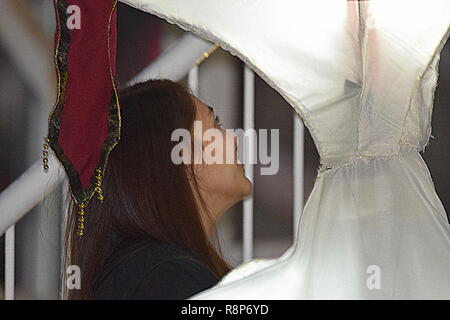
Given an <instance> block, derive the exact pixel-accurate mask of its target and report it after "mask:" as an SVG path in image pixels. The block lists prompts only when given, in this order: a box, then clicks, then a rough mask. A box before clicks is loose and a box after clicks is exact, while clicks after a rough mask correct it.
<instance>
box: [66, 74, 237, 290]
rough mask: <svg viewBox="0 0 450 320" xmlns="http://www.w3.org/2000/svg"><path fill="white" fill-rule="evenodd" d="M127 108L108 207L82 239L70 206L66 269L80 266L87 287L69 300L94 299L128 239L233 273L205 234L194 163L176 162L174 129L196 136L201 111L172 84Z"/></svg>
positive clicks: (107, 185)
mask: <svg viewBox="0 0 450 320" xmlns="http://www.w3.org/2000/svg"><path fill="white" fill-rule="evenodd" d="M120 105H121V119H122V127H121V138H120V142H119V144H118V145H116V146H115V147H114V149H113V150H112V151H111V153H110V155H109V159H108V165H107V168H106V171H105V173H104V177H103V194H104V201H103V203H100V202H99V201H98V200H97V199H96V198H93V199H92V200H91V201H90V203H89V204H88V206H87V207H86V209H85V211H86V214H85V226H86V227H85V230H84V235H83V237H82V238H78V236H77V234H76V223H77V206H76V205H74V203H73V201H72V200H71V201H70V205H69V210H68V216H67V223H66V235H67V238H66V243H65V246H64V249H65V252H64V256H63V259H64V263H63V265H64V266H65V267H67V266H69V265H77V266H79V267H80V272H81V280H82V283H81V289H80V290H75V289H73V290H69V292H65V294H64V296H65V297H67V298H69V299H89V298H92V293H93V290H94V289H95V287H96V286H97V285H98V282H99V279H100V278H101V274H102V271H103V270H104V269H105V268H106V267H107V266H106V264H105V263H106V261H107V258H108V256H109V255H110V254H111V253H112V252H114V251H115V250H116V249H117V247H118V246H119V245H120V244H121V243H122V241H128V240H141V239H145V238H153V239H157V240H161V241H164V242H169V243H171V244H173V245H176V246H177V247H179V248H182V249H184V250H186V251H188V252H189V253H191V254H192V255H193V256H195V257H196V258H197V259H198V260H199V261H200V262H201V263H203V264H204V265H205V266H206V267H207V268H209V269H210V270H211V272H212V273H213V274H215V275H216V276H217V278H218V279H219V278H221V277H223V276H224V275H225V274H226V273H227V272H228V271H229V270H230V268H229V266H228V265H227V263H226V262H225V261H224V260H223V259H222V258H221V256H220V254H219V253H218V251H217V250H216V248H215V247H214V246H213V245H212V244H211V242H210V240H209V239H208V236H207V233H206V231H205V229H204V224H203V223H202V218H201V216H200V210H203V212H206V213H207V212H208V209H207V207H206V205H205V202H204V200H202V197H201V195H200V193H199V191H198V190H199V189H198V184H197V181H196V179H195V175H194V174H193V173H194V171H193V165H184V164H181V165H176V164H174V163H173V162H172V160H171V150H172V148H173V147H174V145H175V144H176V143H178V142H175V141H171V138H170V137H171V134H172V132H173V130H175V129H177V128H184V129H187V130H189V131H190V132H192V131H193V125H194V120H195V115H196V111H195V104H194V101H193V98H192V96H191V95H190V93H189V91H188V90H187V89H186V87H184V86H183V85H181V84H179V83H175V82H173V81H170V80H149V81H146V82H143V83H138V84H135V85H133V86H131V87H129V88H126V89H125V90H123V91H122V92H121V94H120ZM189 175H190V176H191V177H193V178H194V179H193V181H194V184H192V179H191V180H189ZM190 181H191V182H190ZM195 199H198V200H197V201H196V200H195ZM199 200H200V201H199ZM64 274H65V273H64ZM63 282H64V285H65V281H63ZM64 291H66V289H65V288H64Z"/></svg>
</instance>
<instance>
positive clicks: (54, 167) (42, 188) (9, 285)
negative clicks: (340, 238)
mask: <svg viewBox="0 0 450 320" xmlns="http://www.w3.org/2000/svg"><path fill="white" fill-rule="evenodd" d="M215 48H217V45H214V46H211V43H209V42H207V41H205V40H202V39H199V38H197V37H195V36H194V35H192V34H190V33H186V34H185V35H183V36H182V37H181V39H180V40H179V41H177V43H176V44H175V45H173V46H171V47H170V48H169V49H168V50H166V51H165V52H164V53H163V54H162V55H161V56H160V57H159V58H158V59H157V60H156V61H155V62H154V63H152V64H151V65H150V66H149V67H147V68H145V69H144V70H143V71H142V72H141V73H139V74H138V76H137V77H136V78H135V79H133V81H131V82H130V84H131V83H134V82H139V81H144V80H147V79H150V78H165V79H171V80H174V81H179V80H181V79H182V78H183V77H184V76H186V74H188V85H189V87H190V88H191V90H192V92H193V93H194V94H196V95H197V94H198V74H199V69H198V64H199V63H201V62H202V61H203V59H204V58H206V57H207V56H208V55H209V53H210V52H211V51H212V50H214V49H215ZM169 58H170V59H169ZM173 59H175V61H177V65H176V66H174V65H173V64H172V63H171V61H174V60H173ZM254 104H255V87H254V73H253V71H252V70H251V69H250V68H249V67H248V66H245V67H244V130H247V129H254V127H255V120H254V113H255V108H254V107H255V106H254ZM247 143H248V144H247V146H248V150H250V152H249V154H248V158H247V157H246V160H248V161H246V162H245V172H246V175H247V177H248V178H249V180H250V181H252V183H253V181H254V176H253V163H254V162H253V160H254V158H253V157H254V156H255V154H254V152H252V151H253V150H255V140H254V136H253V135H249V140H248V141H247ZM49 167H50V169H49V171H48V172H47V173H45V172H44V171H43V170H42V164H41V161H37V162H36V163H35V164H33V165H32V166H31V167H30V168H29V169H28V170H27V171H26V172H25V173H23V174H22V175H21V176H20V177H19V178H18V179H17V180H16V181H14V182H13V183H12V184H11V185H10V186H8V188H7V189H5V190H4V191H3V192H2V193H1V194H0V208H2V214H1V215H0V235H2V234H4V233H5V231H6V230H7V231H6V238H5V240H6V241H5V299H14V289H15V286H14V277H15V273H14V269H15V263H14V252H15V241H14V237H15V233H14V225H15V223H16V222H17V221H18V220H19V219H21V218H22V217H23V216H24V215H25V214H26V213H27V212H28V211H30V210H31V209H32V208H33V207H34V206H35V205H36V204H38V203H39V202H40V201H41V200H42V199H43V198H44V196H45V195H46V194H49V193H50V192H51V191H52V190H53V189H54V188H55V186H56V185H57V184H58V183H59V182H61V181H63V177H64V175H65V173H64V170H63V169H62V167H61V166H60V164H59V162H58V161H57V159H56V158H55V157H54V156H53V155H52V153H50V156H49ZM24 195H26V196H24ZM302 207H303V125H302V123H301V120H300V118H299V117H298V116H297V114H295V113H294V214H293V217H294V218H293V221H294V239H295V235H296V233H297V224H298V221H299V219H300V212H301V211H302ZM242 251H243V261H247V260H249V259H252V258H253V252H254V235H253V197H252V196H250V197H248V198H246V199H245V200H244V203H243V243H242Z"/></svg>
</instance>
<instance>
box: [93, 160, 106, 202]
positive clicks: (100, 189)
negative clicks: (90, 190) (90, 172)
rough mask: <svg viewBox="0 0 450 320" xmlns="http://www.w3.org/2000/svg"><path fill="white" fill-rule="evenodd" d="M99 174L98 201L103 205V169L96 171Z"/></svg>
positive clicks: (96, 178) (96, 190) (97, 180)
mask: <svg viewBox="0 0 450 320" xmlns="http://www.w3.org/2000/svg"><path fill="white" fill-rule="evenodd" d="M95 172H97V175H96V176H95V180H96V181H95V189H94V190H95V192H96V193H97V199H98V200H100V202H102V203H103V199H104V197H103V190H102V179H103V176H102V169H101V168H98V169H96V170H95Z"/></svg>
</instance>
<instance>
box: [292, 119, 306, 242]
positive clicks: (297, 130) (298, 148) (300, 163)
mask: <svg viewBox="0 0 450 320" xmlns="http://www.w3.org/2000/svg"><path fill="white" fill-rule="evenodd" d="M293 119H294V146H293V147H294V159H293V165H294V168H293V171H294V177H293V179H294V191H293V193H294V208H293V209H294V212H293V224H294V230H293V238H294V242H295V241H296V240H297V237H298V223H299V221H300V217H301V214H302V211H303V180H304V141H305V139H304V132H305V127H304V125H303V122H302V120H301V118H300V116H299V115H298V114H297V113H296V112H295V111H294V113H293Z"/></svg>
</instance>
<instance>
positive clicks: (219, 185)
mask: <svg viewBox="0 0 450 320" xmlns="http://www.w3.org/2000/svg"><path fill="white" fill-rule="evenodd" d="M193 99H194V101H195V105H196V121H201V125H202V135H203V139H202V141H198V140H199V138H200V137H195V136H194V140H196V141H195V142H196V143H201V145H202V150H203V154H204V158H205V157H208V155H209V154H211V150H213V149H216V150H217V151H218V155H219V156H217V157H216V159H217V160H219V161H217V162H219V163H209V164H208V163H205V159H204V158H203V159H202V164H196V165H195V174H196V177H197V179H198V183H199V186H200V189H201V190H200V191H201V192H202V196H203V197H204V198H205V200H206V201H207V203H208V205H210V206H212V208H211V209H212V211H213V213H214V215H215V218H218V217H219V216H220V215H221V214H222V213H223V212H224V211H225V210H227V209H228V208H230V207H231V206H232V205H234V204H235V203H236V202H238V201H239V200H242V199H243V198H245V197H246V196H248V195H249V194H250V193H251V191H252V183H251V182H250V181H249V180H248V179H247V177H246V176H245V172H244V166H243V164H240V163H238V160H237V143H238V140H237V136H236V135H235V134H234V133H233V132H232V131H230V130H228V131H226V130H225V129H224V128H223V127H222V126H221V125H220V123H219V121H218V118H217V117H216V115H215V114H214V112H213V110H212V108H211V107H209V106H208V105H207V104H205V103H204V102H202V101H201V100H199V99H198V98H196V97H193ZM208 129H215V132H216V133H220V136H219V141H217V142H216V143H214V145H211V144H212V143H213V142H214V139H215V138H213V139H211V140H209V139H208V138H207V136H204V134H205V132H206V131H207V130H208ZM210 132H211V131H210ZM207 140H209V141H207ZM227 144H228V146H227ZM208 146H209V147H208ZM219 148H220V149H221V150H218V149H219ZM230 153H232V154H230ZM212 154H213V155H215V153H214V152H212ZM220 155H221V156H220ZM220 160H221V161H220Z"/></svg>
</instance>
